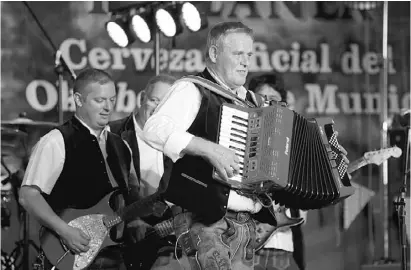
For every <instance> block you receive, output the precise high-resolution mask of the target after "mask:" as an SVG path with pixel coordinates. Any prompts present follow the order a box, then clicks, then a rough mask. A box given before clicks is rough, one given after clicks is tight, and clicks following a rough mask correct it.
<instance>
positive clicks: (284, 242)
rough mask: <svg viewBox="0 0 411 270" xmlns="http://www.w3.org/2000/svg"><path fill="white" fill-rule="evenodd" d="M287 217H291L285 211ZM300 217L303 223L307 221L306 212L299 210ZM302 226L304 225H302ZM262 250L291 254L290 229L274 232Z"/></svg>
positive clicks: (292, 248)
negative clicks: (276, 250) (271, 249)
mask: <svg viewBox="0 0 411 270" xmlns="http://www.w3.org/2000/svg"><path fill="white" fill-rule="evenodd" d="M286 214H287V216H289V217H290V216H291V213H290V209H287V211H286ZM300 217H302V218H304V222H305V221H306V220H307V211H302V210H300ZM303 224H304V223H303ZM264 248H276V249H282V250H285V251H289V252H293V251H294V244H293V233H292V231H291V228H286V229H284V230H281V229H280V230H278V231H276V232H274V234H273V236H272V237H271V238H270V240H268V242H267V243H266V244H265V246H264Z"/></svg>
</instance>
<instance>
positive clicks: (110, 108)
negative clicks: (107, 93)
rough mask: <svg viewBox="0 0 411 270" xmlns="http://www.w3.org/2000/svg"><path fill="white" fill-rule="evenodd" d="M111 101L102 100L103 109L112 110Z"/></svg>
mask: <svg viewBox="0 0 411 270" xmlns="http://www.w3.org/2000/svg"><path fill="white" fill-rule="evenodd" d="M113 107H114V105H113V103H112V102H111V101H110V100H106V102H104V109H105V110H107V111H111V110H113Z"/></svg>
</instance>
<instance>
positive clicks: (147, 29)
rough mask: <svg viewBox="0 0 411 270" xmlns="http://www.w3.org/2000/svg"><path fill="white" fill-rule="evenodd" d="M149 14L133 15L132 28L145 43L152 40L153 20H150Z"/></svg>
mask: <svg viewBox="0 0 411 270" xmlns="http://www.w3.org/2000/svg"><path fill="white" fill-rule="evenodd" d="M149 17H150V16H149V15H148V14H146V15H144V14H135V15H132V16H131V21H130V28H131V29H132V30H133V32H134V34H135V35H136V36H137V37H138V38H139V39H140V40H141V41H142V42H144V43H148V42H150V40H151V38H152V34H151V33H152V31H151V25H152V22H151V20H149Z"/></svg>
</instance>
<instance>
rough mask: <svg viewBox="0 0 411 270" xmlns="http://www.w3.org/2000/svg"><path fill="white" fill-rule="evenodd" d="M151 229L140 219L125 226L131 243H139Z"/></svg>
mask: <svg viewBox="0 0 411 270" xmlns="http://www.w3.org/2000/svg"><path fill="white" fill-rule="evenodd" d="M151 229H153V227H152V226H151V225H150V224H148V223H147V222H145V221H144V220H142V219H140V218H137V219H135V220H133V221H130V222H129V223H128V224H127V231H128V234H129V236H130V238H131V240H132V241H133V243H136V242H138V241H141V240H142V239H143V238H144V237H145V235H146V233H147V231H149V230H151Z"/></svg>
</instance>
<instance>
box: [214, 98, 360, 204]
mask: <svg viewBox="0 0 411 270" xmlns="http://www.w3.org/2000/svg"><path fill="white" fill-rule="evenodd" d="M217 137H218V142H217V143H218V144H220V145H223V146H225V147H228V148H230V149H232V150H233V151H235V153H236V155H237V156H238V157H239V159H240V174H238V175H235V176H233V177H231V178H230V179H229V181H228V184H229V185H230V186H231V187H232V188H236V189H240V190H242V191H244V192H245V193H247V192H250V193H254V194H260V193H271V195H272V197H273V198H274V199H275V200H276V201H277V202H279V203H280V204H281V205H286V206H287V207H291V208H298V209H303V210H307V209H319V208H322V207H325V206H327V205H330V204H333V203H336V202H338V201H340V200H342V199H344V198H347V197H348V196H350V195H352V194H353V193H354V188H353V187H352V186H351V184H350V180H349V178H348V175H347V173H346V171H347V164H346V163H345V162H344V161H343V159H342V157H341V155H340V153H341V151H340V150H339V148H338V142H337V138H336V133H335V131H334V129H333V121H332V119H330V118H318V119H306V118H304V117H303V116H301V115H299V114H297V113H296V112H294V111H292V110H290V109H288V108H286V107H283V106H280V105H278V104H274V105H272V106H270V107H263V108H246V107H242V106H238V105H233V104H223V106H222V109H221V112H220V124H219V132H218V136H217ZM213 178H214V179H216V180H219V181H221V182H224V183H226V184H227V181H224V180H222V179H221V178H220V177H219V176H218V174H217V173H216V171H215V170H214V173H213Z"/></svg>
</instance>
